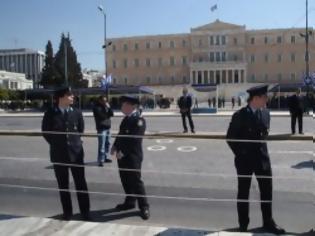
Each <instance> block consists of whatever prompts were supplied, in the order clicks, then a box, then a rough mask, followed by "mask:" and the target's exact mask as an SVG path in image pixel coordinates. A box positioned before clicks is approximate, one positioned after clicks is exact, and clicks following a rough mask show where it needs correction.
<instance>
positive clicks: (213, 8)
mask: <svg viewBox="0 0 315 236" xmlns="http://www.w3.org/2000/svg"><path fill="white" fill-rule="evenodd" d="M217 9H218V5H217V4H215V5H213V6H212V7H211V8H210V10H211V11H215V10H217Z"/></svg>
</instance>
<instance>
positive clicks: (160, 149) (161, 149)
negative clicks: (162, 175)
mask: <svg viewBox="0 0 315 236" xmlns="http://www.w3.org/2000/svg"><path fill="white" fill-rule="evenodd" d="M147 150H148V151H152V152H158V151H164V150H166V147H165V146H159V145H154V146H149V147H147Z"/></svg>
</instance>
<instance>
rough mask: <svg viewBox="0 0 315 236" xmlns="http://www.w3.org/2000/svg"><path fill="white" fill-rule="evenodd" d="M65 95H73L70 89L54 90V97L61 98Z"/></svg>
mask: <svg viewBox="0 0 315 236" xmlns="http://www.w3.org/2000/svg"><path fill="white" fill-rule="evenodd" d="M66 94H73V92H72V90H71V87H61V88H58V89H56V90H55V94H54V95H55V97H56V98H61V97H63V96H65V95H66Z"/></svg>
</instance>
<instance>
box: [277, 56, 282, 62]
mask: <svg viewBox="0 0 315 236" xmlns="http://www.w3.org/2000/svg"><path fill="white" fill-rule="evenodd" d="M281 61H282V55H281V54H278V62H281Z"/></svg>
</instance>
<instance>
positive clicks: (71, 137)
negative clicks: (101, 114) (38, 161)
mask: <svg viewBox="0 0 315 236" xmlns="http://www.w3.org/2000/svg"><path fill="white" fill-rule="evenodd" d="M42 131H55V132H69V133H83V131H84V120H83V116H82V113H81V111H79V110H77V109H75V108H72V107H70V108H68V110H67V111H66V112H65V114H63V113H62V111H61V110H60V109H59V108H58V107H57V106H55V107H53V108H50V109H49V110H47V111H46V112H45V114H44V118H43V121H42ZM43 136H44V138H45V140H46V141H47V142H48V144H49V145H50V159H51V162H53V163H54V165H53V166H54V171H55V175H56V178H57V182H58V187H59V189H67V190H68V189H69V169H70V170H71V172H72V176H73V179H74V183H75V187H76V190H78V191H88V188H87V184H86V180H85V174H84V167H83V165H84V161H83V157H84V151H83V146H82V140H81V137H80V135H77V134H49V133H44V134H43ZM58 163H62V164H74V165H82V166H79V167H73V166H62V165H58ZM59 193H60V199H61V204H62V208H63V212H64V216H65V217H67V216H69V217H70V216H71V215H72V213H73V210H72V203H71V195H70V193H69V192H63V191H60V192H59ZM77 197H78V202H79V207H80V212H81V214H82V215H83V216H87V215H88V214H89V211H90V200H89V195H88V193H79V192H78V193H77Z"/></svg>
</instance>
